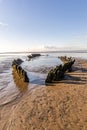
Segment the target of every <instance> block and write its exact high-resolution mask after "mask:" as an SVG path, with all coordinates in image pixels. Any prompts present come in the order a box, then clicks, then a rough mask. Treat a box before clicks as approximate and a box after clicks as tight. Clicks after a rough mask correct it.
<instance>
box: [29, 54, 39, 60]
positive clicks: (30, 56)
mask: <svg viewBox="0 0 87 130" xmlns="http://www.w3.org/2000/svg"><path fill="white" fill-rule="evenodd" d="M39 56H41V54H38V53H37V54H36V53H35V54H31V55H29V56H27V57H28V58H29V59H32V58H35V57H39Z"/></svg>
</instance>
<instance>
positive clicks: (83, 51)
mask: <svg viewBox="0 0 87 130" xmlns="http://www.w3.org/2000/svg"><path fill="white" fill-rule="evenodd" d="M15 53H17V54H21V53H87V50H73V51H42V52H41V51H30V52H27V51H22V52H0V54H15Z"/></svg>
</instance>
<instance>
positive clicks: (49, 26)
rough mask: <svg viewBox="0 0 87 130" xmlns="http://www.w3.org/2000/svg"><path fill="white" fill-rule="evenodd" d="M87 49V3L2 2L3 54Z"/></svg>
mask: <svg viewBox="0 0 87 130" xmlns="http://www.w3.org/2000/svg"><path fill="white" fill-rule="evenodd" d="M77 49H80V50H81V49H87V0H0V52H4V51H36V50H40V51H44V50H77Z"/></svg>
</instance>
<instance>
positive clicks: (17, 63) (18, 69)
mask: <svg viewBox="0 0 87 130" xmlns="http://www.w3.org/2000/svg"><path fill="white" fill-rule="evenodd" d="M21 63H22V60H19V59H17V60H14V61H13V62H12V67H13V72H16V73H17V75H18V76H19V77H20V79H23V81H24V82H29V78H28V76H27V72H26V71H25V70H23V69H22V67H21V66H20V64H21Z"/></svg>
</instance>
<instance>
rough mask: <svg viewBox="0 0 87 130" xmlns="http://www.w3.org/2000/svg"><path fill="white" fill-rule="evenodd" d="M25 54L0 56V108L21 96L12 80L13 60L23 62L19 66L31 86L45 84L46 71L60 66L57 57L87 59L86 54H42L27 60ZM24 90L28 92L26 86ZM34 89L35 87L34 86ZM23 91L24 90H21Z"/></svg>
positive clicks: (19, 90)
mask: <svg viewBox="0 0 87 130" xmlns="http://www.w3.org/2000/svg"><path fill="white" fill-rule="evenodd" d="M27 55H29V54H27V53H25V54H8V55H7V54H0V106H2V105H4V104H7V103H9V102H12V101H13V100H15V99H16V98H17V97H19V96H21V94H23V91H21V89H20V87H19V86H17V84H16V83H15V82H14V80H13V76H12V68H11V64H12V61H13V59H16V58H21V59H22V60H24V62H23V63H22V64H21V66H22V67H23V69H24V70H26V71H27V74H28V76H29V79H30V83H31V84H41V85H44V84H45V78H46V76H47V73H48V71H49V70H50V69H51V68H53V67H55V66H56V65H59V64H62V62H61V61H60V60H59V59H58V56H65V55H66V56H73V57H80V58H84V59H87V53H49V54H48V56H47V53H46V54H45V53H43V54H42V55H43V56H41V57H38V58H34V59H33V60H31V61H28V60H27ZM27 87H28V88H26V90H30V89H31V87H30V86H29V85H28V86H27ZM34 87H35V86H34ZM23 90H24V88H23Z"/></svg>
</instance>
